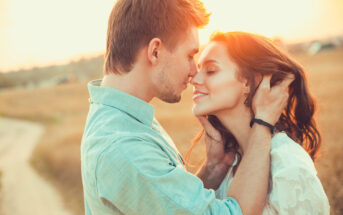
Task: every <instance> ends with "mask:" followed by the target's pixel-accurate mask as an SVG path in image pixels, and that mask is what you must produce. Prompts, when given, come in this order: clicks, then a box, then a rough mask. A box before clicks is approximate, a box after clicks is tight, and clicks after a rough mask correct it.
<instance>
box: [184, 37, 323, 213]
mask: <svg viewBox="0 0 343 215" xmlns="http://www.w3.org/2000/svg"><path fill="white" fill-rule="evenodd" d="M198 68H199V72H198V73H197V74H196V75H195V76H194V77H193V79H192V80H191V83H192V84H193V85H194V88H195V91H194V92H195V95H194V97H193V100H194V103H195V104H194V108H193V113H194V114H195V115H196V116H203V115H208V120H209V121H210V122H211V124H212V125H213V126H214V127H215V128H216V129H217V130H218V131H219V132H220V134H221V136H222V139H223V140H224V144H225V150H226V151H227V152H233V153H235V155H236V156H235V157H236V159H235V163H234V164H233V166H232V167H231V168H230V170H229V172H228V174H227V176H226V178H225V179H224V181H223V182H222V184H221V185H220V187H219V189H218V190H217V191H216V196H217V198H224V197H225V196H226V195H227V193H228V190H229V188H230V184H231V181H232V179H233V177H234V176H235V170H236V168H239V161H240V159H241V157H242V156H244V151H245V150H246V148H247V147H248V146H247V145H246V143H247V142H248V141H247V139H248V138H249V135H250V129H251V126H253V123H260V122H257V121H252V119H253V118H254V112H253V110H252V98H253V96H254V93H255V91H256V89H257V87H258V85H259V83H260V82H261V80H262V77H263V76H265V75H271V80H270V85H271V87H272V86H274V85H276V84H278V83H279V82H280V81H282V80H283V79H284V78H286V77H288V76H289V75H292V76H294V78H295V79H294V81H293V82H292V83H291V84H290V86H289V89H288V90H289V100H288V104H287V106H286V108H285V110H284V112H283V114H282V115H281V117H280V119H279V121H278V122H277V123H276V125H275V129H271V132H272V133H273V138H272V142H271V152H270V154H271V168H270V173H271V174H270V180H269V191H268V196H267V200H266V205H265V208H264V211H263V214H293V215H298V214H299V215H304V214H311V215H314V214H329V211H330V209H329V203H328V199H327V197H326V195H325V192H324V190H323V187H322V185H321V183H320V181H319V179H318V177H317V173H316V169H315V167H314V164H313V161H314V160H315V159H316V157H317V153H318V149H319V147H320V145H321V137H320V133H319V131H318V129H317V126H316V123H315V120H314V118H313V115H314V112H315V102H314V100H313V98H312V96H311V95H310V92H309V89H308V84H307V81H306V77H305V73H304V70H303V69H302V67H301V66H300V65H299V64H297V63H296V62H295V61H294V60H292V59H291V58H290V57H289V56H288V55H287V54H285V53H284V52H282V51H281V50H279V49H278V48H277V47H276V46H274V45H273V44H272V43H271V42H270V41H269V40H268V39H266V38H264V37H261V36H258V35H253V34H248V33H243V32H231V33H215V34H214V35H213V36H212V38H211V41H210V43H209V44H208V46H207V47H205V49H204V50H203V52H202V54H201V56H200V58H199V63H198ZM274 131H275V133H274ZM198 139H200V138H197V140H198ZM197 140H196V141H195V143H194V144H193V146H194V145H195V144H196V143H197ZM188 155H189V154H188Z"/></svg>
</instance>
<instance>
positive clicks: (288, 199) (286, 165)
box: [216, 132, 330, 215]
mask: <svg viewBox="0 0 343 215" xmlns="http://www.w3.org/2000/svg"><path fill="white" fill-rule="evenodd" d="M270 155H271V168H270V171H271V174H270V178H269V191H268V195H267V200H266V205H265V207H264V210H263V213H262V214H263V215H274V214H280V215H284V214H289V215H317V214H318V215H319V214H320V215H328V214H330V206H329V201H328V198H327V196H326V194H325V192H324V189H323V186H322V184H321V183H320V181H319V178H318V177H317V171H316V169H315V167H314V164H313V161H312V159H311V157H310V156H309V155H308V154H307V152H306V151H305V150H304V149H303V148H302V147H301V146H300V145H299V144H297V143H296V142H294V141H293V140H292V139H291V138H289V137H288V136H287V134H286V133H284V132H281V133H277V134H275V135H274V137H273V138H272V141H271V150H270ZM236 163H237V156H236V161H235V163H234V164H233V166H235V165H236ZM232 179H233V172H232V168H231V169H230V170H229V172H228V174H227V176H226V177H225V179H224V180H223V182H222V183H221V185H220V187H219V188H218V189H217V190H216V197H217V198H218V199H223V198H225V197H226V196H227V193H228V190H229V187H230V184H231V182H232Z"/></svg>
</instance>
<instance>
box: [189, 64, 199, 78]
mask: <svg viewBox="0 0 343 215" xmlns="http://www.w3.org/2000/svg"><path fill="white" fill-rule="evenodd" d="M197 73H198V70H197V66H196V65H195V61H194V60H193V61H192V63H191V68H190V72H189V77H191V78H193V77H194V76H195V75H196V74H197Z"/></svg>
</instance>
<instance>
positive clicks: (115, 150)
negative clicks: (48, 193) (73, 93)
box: [81, 80, 242, 215]
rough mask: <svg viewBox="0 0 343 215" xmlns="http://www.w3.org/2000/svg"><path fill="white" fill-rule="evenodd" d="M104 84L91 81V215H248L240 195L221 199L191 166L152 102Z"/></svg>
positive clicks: (87, 189)
mask: <svg viewBox="0 0 343 215" xmlns="http://www.w3.org/2000/svg"><path fill="white" fill-rule="evenodd" d="M100 83H101V80H95V81H91V82H89V83H88V89H89V93H90V99H89V102H90V109H89V113H88V117H87V122H86V127H85V130H84V134H83V137H82V144H81V170H82V182H83V190H84V203H85V213H86V215H91V214H92V215H94V214H96V215H98V214H99V215H107V214H127V215H138V214H139V215H154V214H156V215H164V214H165V215H172V214H178V215H181V214H194V215H200V214H208V215H209V214H218V215H224V214H235V215H241V214H242V211H241V209H240V207H239V205H238V203H237V201H236V200H235V199H233V198H224V199H222V200H219V199H216V197H215V192H214V190H211V189H205V188H204V185H203V182H202V181H201V180H200V179H199V178H198V177H196V176H195V175H193V174H191V173H189V172H187V171H186V169H185V167H184V164H183V161H182V158H181V156H180V153H179V152H178V150H177V149H176V147H175V145H174V143H173V141H172V140H171V138H170V137H169V136H168V134H167V133H166V132H165V131H164V130H163V128H162V127H161V126H160V124H159V123H158V122H157V120H156V119H154V108H153V107H152V106H151V105H150V104H148V103H146V102H145V101H143V100H140V99H138V98H136V97H134V96H131V95H129V94H126V93H124V92H121V91H119V90H115V89H112V88H107V87H102V86H100Z"/></svg>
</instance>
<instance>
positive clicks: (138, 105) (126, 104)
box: [88, 80, 154, 126]
mask: <svg viewBox="0 0 343 215" xmlns="http://www.w3.org/2000/svg"><path fill="white" fill-rule="evenodd" d="M100 84H101V80H93V81H90V82H89V83H88V91H89V95H90V98H89V102H90V103H98V104H103V105H107V106H111V107H113V108H117V109H119V110H121V111H123V112H125V113H127V114H129V115H130V116H132V117H133V118H135V119H136V120H138V121H140V122H142V123H144V124H146V125H149V126H152V122H153V119H154V107H153V106H151V105H150V104H149V103H147V102H145V101H143V100H141V99H139V98H137V97H135V96H132V95H130V94H128V93H125V92H123V91H120V90H117V89H114V88H110V87H104V86H100Z"/></svg>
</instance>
